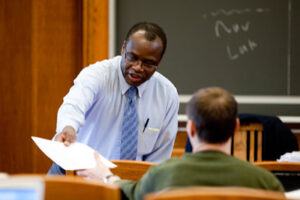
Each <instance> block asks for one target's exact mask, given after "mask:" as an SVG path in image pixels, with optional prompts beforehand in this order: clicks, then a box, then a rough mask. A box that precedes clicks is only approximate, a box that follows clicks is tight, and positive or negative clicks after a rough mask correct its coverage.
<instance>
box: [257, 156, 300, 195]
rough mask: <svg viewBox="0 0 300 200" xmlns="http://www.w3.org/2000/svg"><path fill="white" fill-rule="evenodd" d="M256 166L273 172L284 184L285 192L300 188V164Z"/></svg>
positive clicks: (287, 163) (262, 164)
mask: <svg viewBox="0 0 300 200" xmlns="http://www.w3.org/2000/svg"><path fill="white" fill-rule="evenodd" d="M254 164H255V165H256V166H259V167H262V168H265V169H267V170H269V171H271V172H272V173H273V174H274V175H275V176H276V177H277V178H278V179H279V180H280V182H281V183H282V185H283V187H284V189H285V191H291V190H296V189H299V188H300V162H277V161H261V162H255V163H254Z"/></svg>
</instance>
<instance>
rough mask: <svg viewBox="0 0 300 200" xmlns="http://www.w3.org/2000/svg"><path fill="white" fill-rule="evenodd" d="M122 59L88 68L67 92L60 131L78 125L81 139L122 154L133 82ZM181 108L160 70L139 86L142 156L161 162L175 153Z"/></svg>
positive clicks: (111, 156) (101, 150) (103, 150)
mask: <svg viewBox="0 0 300 200" xmlns="http://www.w3.org/2000/svg"><path fill="white" fill-rule="evenodd" d="M120 62H121V56H117V57H114V58H112V59H109V60H104V61H101V62H97V63H95V64H93V65H90V66H89V67H86V68H84V69H83V70H82V71H81V72H80V74H79V75H78V76H77V78H76V79H75V80H74V85H73V86H72V87H71V89H70V91H69V93H68V94H67V95H66V96H65V97H64V101H63V104H62V105H61V106H60V108H59V111H58V115H57V129H56V132H57V133H60V132H61V131H62V129H63V128H64V127H65V126H67V125H69V126H72V127H74V128H75V130H76V131H77V133H78V135H77V141H78V142H82V143H85V144H87V145H89V146H91V147H92V148H94V149H96V150H97V151H98V152H99V153H101V154H102V155H103V156H104V157H106V158H108V159H120V147H121V129H122V120H123V111H124V106H125V101H126V97H125V92H126V91H127V89H128V88H129V87H130V85H128V84H127V82H126V81H125V79H124V76H123V74H122V71H121V66H120ZM178 108H179V99H178V93H177V90H176V88H175V87H174V85H173V84H172V83H171V82H170V81H169V80H168V79H167V78H165V77H164V76H163V75H161V74H160V73H158V72H155V73H154V74H153V76H152V77H151V78H150V79H149V80H148V81H146V82H144V83H143V84H141V85H140V86H139V87H138V98H137V112H138V120H139V127H138V128H139V133H138V134H139V135H138V149H137V160H145V161H151V162H161V161H163V160H166V159H168V158H169V157H170V156H171V152H172V149H173V145H174V141H175V137H176V133H177V126H178V121H177V115H178ZM147 119H149V122H148V123H147V127H146V128H145V131H143V130H144V126H145V124H146V121H147Z"/></svg>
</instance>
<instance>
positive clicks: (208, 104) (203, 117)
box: [186, 87, 238, 143]
mask: <svg viewBox="0 0 300 200" xmlns="http://www.w3.org/2000/svg"><path fill="white" fill-rule="evenodd" d="M237 110H238V109H237V102H236V100H235V99H234V97H233V96H232V94H230V93H229V92H228V91H226V90H224V89H222V88H219V87H209V88H204V89H200V90H199V91H197V92H196V93H195V94H194V95H193V97H192V99H191V100H190V101H189V102H188V104H187V107H186V112H187V115H188V118H189V119H191V120H192V121H194V122H195V124H196V129H197V135H198V137H199V139H200V140H204V141H205V142H207V143H224V142H226V141H227V140H228V139H229V138H230V137H231V136H233V134H234V129H235V125H236V118H237V112H238V111H237Z"/></svg>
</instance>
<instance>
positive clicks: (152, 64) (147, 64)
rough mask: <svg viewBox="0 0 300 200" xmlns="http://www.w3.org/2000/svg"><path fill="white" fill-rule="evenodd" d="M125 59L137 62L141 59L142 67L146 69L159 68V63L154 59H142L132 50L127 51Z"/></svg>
mask: <svg viewBox="0 0 300 200" xmlns="http://www.w3.org/2000/svg"><path fill="white" fill-rule="evenodd" d="M125 59H126V60H127V61H128V62H131V63H134V64H137V62H139V61H141V67H143V69H145V70H156V69H157V63H155V62H154V61H152V60H147V59H141V58H139V57H138V56H137V55H135V54H134V53H131V52H125Z"/></svg>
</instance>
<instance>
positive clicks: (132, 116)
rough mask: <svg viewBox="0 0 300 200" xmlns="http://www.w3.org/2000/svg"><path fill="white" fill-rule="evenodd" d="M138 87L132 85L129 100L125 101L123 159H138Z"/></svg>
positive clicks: (127, 93) (127, 94) (128, 92)
mask: <svg viewBox="0 0 300 200" xmlns="http://www.w3.org/2000/svg"><path fill="white" fill-rule="evenodd" d="M136 94H137V88H136V87H133V86H132V87H130V88H129V89H128V90H127V92H126V97H127V99H126V100H127V101H126V103H125V109H124V116H123V123H122V137H121V154H120V158H121V159H123V160H136V154H137V138H138V117H137V110H136Z"/></svg>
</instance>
